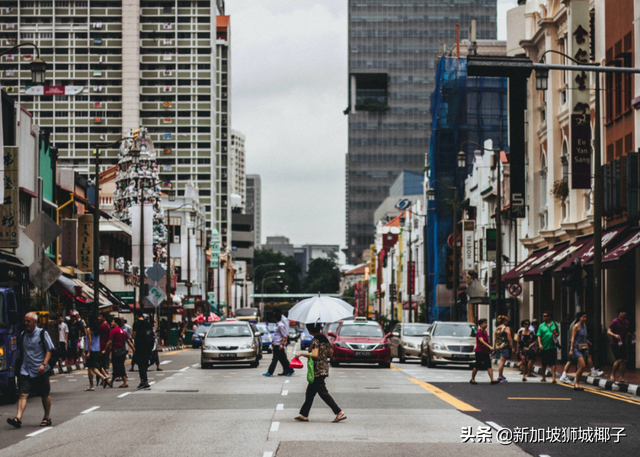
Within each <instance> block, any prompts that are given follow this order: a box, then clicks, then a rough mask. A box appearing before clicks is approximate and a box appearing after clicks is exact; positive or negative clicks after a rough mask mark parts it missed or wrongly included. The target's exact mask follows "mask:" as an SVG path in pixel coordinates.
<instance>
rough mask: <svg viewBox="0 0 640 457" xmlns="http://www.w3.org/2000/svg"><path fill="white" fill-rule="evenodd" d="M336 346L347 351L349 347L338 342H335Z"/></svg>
mask: <svg viewBox="0 0 640 457" xmlns="http://www.w3.org/2000/svg"><path fill="white" fill-rule="evenodd" d="M336 346H337V347H339V348H342V349H349V346H347V345H346V344H345V343H341V342H340V341H336Z"/></svg>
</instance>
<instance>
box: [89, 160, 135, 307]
mask: <svg viewBox="0 0 640 457" xmlns="http://www.w3.org/2000/svg"><path fill="white" fill-rule="evenodd" d="M94 176H95V183H94V190H95V196H96V201H95V202H94V205H93V315H94V317H95V318H96V319H98V313H99V310H100V148H96V160H95V170H94ZM134 305H135V303H134Z"/></svg>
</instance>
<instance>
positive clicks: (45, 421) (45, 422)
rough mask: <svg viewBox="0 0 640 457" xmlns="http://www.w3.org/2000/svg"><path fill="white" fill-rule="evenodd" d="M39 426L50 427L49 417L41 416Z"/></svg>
mask: <svg viewBox="0 0 640 457" xmlns="http://www.w3.org/2000/svg"><path fill="white" fill-rule="evenodd" d="M40 427H51V418H49V419H47V418H46V417H45V418H43V419H42V422H40Z"/></svg>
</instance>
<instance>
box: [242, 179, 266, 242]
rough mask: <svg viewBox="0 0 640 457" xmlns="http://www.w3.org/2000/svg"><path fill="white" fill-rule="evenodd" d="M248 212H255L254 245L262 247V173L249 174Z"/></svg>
mask: <svg viewBox="0 0 640 457" xmlns="http://www.w3.org/2000/svg"><path fill="white" fill-rule="evenodd" d="M246 189H247V201H246V206H245V208H246V209H245V213H246V214H253V233H254V235H255V237H256V241H255V243H254V247H255V248H256V249H260V243H261V242H260V240H261V237H262V232H261V229H262V182H261V180H260V175H247V187H246Z"/></svg>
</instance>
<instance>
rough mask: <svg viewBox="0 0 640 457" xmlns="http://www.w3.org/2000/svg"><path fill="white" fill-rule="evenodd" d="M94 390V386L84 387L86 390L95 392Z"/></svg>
mask: <svg viewBox="0 0 640 457" xmlns="http://www.w3.org/2000/svg"><path fill="white" fill-rule="evenodd" d="M94 390H96V389H94V388H93V387H87V388H86V389H84V391H85V392H93V391H94Z"/></svg>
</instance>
